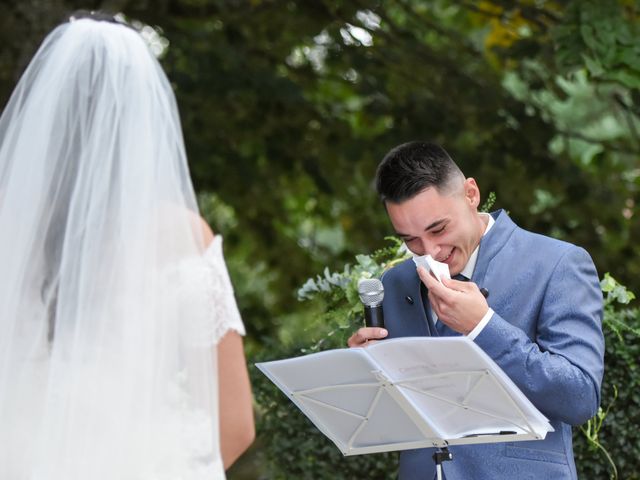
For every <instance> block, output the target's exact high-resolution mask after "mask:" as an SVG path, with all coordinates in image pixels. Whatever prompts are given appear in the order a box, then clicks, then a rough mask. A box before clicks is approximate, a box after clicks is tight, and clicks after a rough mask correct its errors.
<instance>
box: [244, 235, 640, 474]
mask: <svg viewBox="0 0 640 480" xmlns="http://www.w3.org/2000/svg"><path fill="white" fill-rule="evenodd" d="M390 240H391V242H392V243H391V246H390V247H388V248H386V249H383V250H380V251H377V252H375V253H374V254H373V255H371V256H367V255H359V256H357V257H356V264H355V265H354V266H351V265H347V266H346V267H345V269H344V270H343V271H342V272H340V273H331V272H329V271H328V270H327V271H325V272H324V274H323V275H322V276H318V277H316V278H314V279H310V280H309V281H307V283H306V284H305V285H304V286H303V287H302V288H301V289H300V291H299V292H298V296H299V299H300V300H302V301H305V302H307V307H308V309H309V311H311V312H316V313H315V314H312V315H309V316H307V317H304V318H301V319H300V323H296V324H293V325H292V326H290V327H289V328H290V329H291V330H292V331H291V332H289V333H288V334H287V333H286V332H285V334H284V335H283V338H304V339H310V340H309V341H308V342H307V343H304V344H303V343H295V342H293V343H292V342H287V341H285V342H282V341H271V342H270V343H268V344H267V345H265V348H264V349H263V351H262V353H261V355H260V358H257V359H255V360H256V361H262V360H274V359H281V358H288V357H292V356H297V355H303V354H306V353H311V352H314V351H319V350H326V349H329V348H341V347H345V346H346V340H347V338H348V336H349V335H350V334H351V333H352V332H353V331H354V330H355V329H356V328H357V327H358V326H360V325H362V316H361V308H362V307H361V304H360V300H359V299H358V295H357V282H358V280H359V279H360V278H362V277H377V276H379V275H380V274H381V273H382V271H383V270H385V269H386V268H389V267H390V266H391V265H393V264H394V263H396V262H398V261H401V260H402V259H403V258H404V256H405V254H406V252H405V251H404V250H403V249H402V248H401V244H400V242H399V241H398V240H397V239H390ZM601 285H602V289H603V292H604V295H605V317H604V331H605V336H606V342H607V344H606V358H605V380H604V384H603V389H602V409H601V412H600V415H599V417H595V418H594V419H592V420H591V421H590V422H588V423H587V424H585V425H584V426H582V427H581V428H580V429H578V428H576V429H575V435H574V436H575V448H574V451H575V455H576V463H577V467H578V474H579V477H580V478H585V479H595V478H598V479H600V478H624V479H640V473H638V472H640V432H639V431H638V425H640V388H639V387H640V375H639V374H638V369H639V359H640V311H639V310H638V309H635V308H629V306H628V304H629V302H630V301H631V300H633V298H634V297H633V294H632V293H631V292H628V291H627V290H626V289H625V288H624V287H623V286H621V285H619V284H617V282H616V281H615V280H614V279H613V278H612V277H611V276H609V275H605V277H604V278H603V280H602V283H601ZM285 330H286V328H285ZM251 375H252V382H253V387H254V394H255V398H256V403H257V406H258V435H259V436H260V438H261V439H262V442H263V445H264V448H263V451H262V454H263V455H264V460H265V463H266V465H265V468H266V470H267V472H265V473H266V476H267V478H270V479H291V478H296V479H352V478H361V477H363V475H364V476H366V478H380V479H384V478H396V477H397V463H398V462H397V453H385V454H372V455H361V456H355V457H343V456H342V454H341V453H340V451H339V450H338V449H337V447H336V446H335V445H334V444H333V443H331V442H330V441H329V440H328V439H327V438H326V437H325V436H324V435H323V434H322V433H320V432H319V431H318V430H317V429H316V428H315V427H314V426H313V424H312V423H311V422H310V421H309V420H308V419H307V418H306V417H305V416H304V415H303V414H302V413H300V411H299V410H298V409H297V408H295V406H294V405H293V404H292V403H291V402H290V401H289V400H288V399H287V398H286V397H285V396H284V395H283V394H282V393H281V392H280V391H279V390H278V389H277V388H276V387H275V386H274V385H273V384H271V382H270V381H269V380H267V378H266V377H264V376H263V375H262V374H261V373H260V372H259V371H258V370H257V369H256V368H255V367H251ZM616 392H617V394H616ZM616 395H617V396H616ZM607 409H608V410H607ZM608 455H609V456H610V457H611V458H612V461H613V462H615V469H617V476H616V474H615V470H614V467H613V466H612V464H611V462H610V461H609V460H608V458H607V456H608ZM364 472H366V474H365V473H364Z"/></svg>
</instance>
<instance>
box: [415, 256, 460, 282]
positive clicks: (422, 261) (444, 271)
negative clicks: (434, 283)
mask: <svg viewBox="0 0 640 480" xmlns="http://www.w3.org/2000/svg"><path fill="white" fill-rule="evenodd" d="M413 261H414V262H415V264H416V267H424V268H425V269H426V270H427V272H429V271H430V272H432V273H433V276H434V277H436V279H437V280H438V281H439V282H440V283H442V277H444V278H447V279H449V280H450V279H451V273H450V272H449V265H447V264H446V263H442V262H438V261H436V260H434V259H433V257H432V256H431V255H422V256H417V255H414V257H413Z"/></svg>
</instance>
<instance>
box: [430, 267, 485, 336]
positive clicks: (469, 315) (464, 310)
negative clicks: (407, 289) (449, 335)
mask: <svg viewBox="0 0 640 480" xmlns="http://www.w3.org/2000/svg"><path fill="white" fill-rule="evenodd" d="M418 275H419V276H420V279H421V280H422V282H423V283H424V284H425V285H426V287H427V289H428V290H429V302H430V303H431V308H432V309H433V311H434V313H435V314H436V315H437V316H438V321H439V322H444V323H445V324H446V325H447V326H448V327H450V328H452V329H453V330H455V331H456V332H459V333H462V334H463V335H467V334H469V332H471V331H472V330H473V329H474V328H475V327H476V325H478V323H480V320H482V317H484V315H485V314H486V313H487V312H488V311H489V305H488V304H487V301H486V299H485V298H484V296H483V295H482V293H480V289H479V288H478V286H477V285H476V284H475V283H473V282H461V281H459V280H449V279H447V278H443V279H442V283H443V284H444V285H442V284H441V283H440V282H438V280H436V279H435V278H434V276H433V275H431V273H429V272H427V270H426V269H425V268H424V267H418Z"/></svg>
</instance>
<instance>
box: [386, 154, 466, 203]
mask: <svg viewBox="0 0 640 480" xmlns="http://www.w3.org/2000/svg"><path fill="white" fill-rule="evenodd" d="M457 178H464V175H463V174H462V172H461V171H460V168H458V166H457V165H456V163H455V162H454V161H453V160H452V159H451V157H450V156H449V154H448V153H447V152H446V151H445V149H444V148H442V147H441V146H439V145H436V144H434V143H429V142H420V141H415V142H408V143H403V144H402V145H398V146H397V147H395V148H393V149H391V151H389V153H387V154H386V155H385V157H384V158H383V159H382V161H381V162H380V165H378V170H377V172H376V190H377V191H378V195H380V199H381V200H382V201H383V202H391V203H401V202H404V201H405V200H409V199H411V198H413V197H414V196H416V195H417V194H418V193H420V192H422V191H423V190H425V189H427V188H429V187H434V188H435V189H436V190H438V191H439V192H445V191H447V190H448V188H449V187H450V186H451V184H452V182H453V180H455V179H457Z"/></svg>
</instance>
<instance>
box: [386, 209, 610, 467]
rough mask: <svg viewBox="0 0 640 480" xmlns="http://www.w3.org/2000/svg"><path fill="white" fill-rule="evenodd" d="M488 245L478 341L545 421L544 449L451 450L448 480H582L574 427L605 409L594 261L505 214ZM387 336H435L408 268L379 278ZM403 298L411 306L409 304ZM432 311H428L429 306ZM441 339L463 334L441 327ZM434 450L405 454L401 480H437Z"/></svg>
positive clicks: (480, 264) (484, 245) (479, 268)
mask: <svg viewBox="0 0 640 480" xmlns="http://www.w3.org/2000/svg"><path fill="white" fill-rule="evenodd" d="M492 216H493V217H494V219H495V221H496V223H495V224H494V226H493V227H492V228H491V230H489V232H488V233H487V234H486V235H485V236H484V237H483V238H482V241H481V242H480V249H479V253H478V260H477V263H476V267H475V271H474V272H473V277H472V279H471V280H472V281H473V282H475V283H476V284H477V285H478V286H479V287H484V288H486V289H487V290H489V297H488V299H487V301H488V303H489V306H490V307H491V308H493V310H494V311H495V314H494V315H493V316H492V317H491V320H490V321H489V323H488V324H487V325H486V327H485V328H484V329H483V330H482V332H481V333H480V334H479V335H478V336H477V337H476V339H475V342H476V343H477V344H478V345H479V346H480V347H481V348H482V349H483V350H484V351H485V352H486V353H487V354H489V356H490V357H491V358H492V359H493V360H494V361H495V362H496V363H497V364H498V365H499V366H500V367H501V368H502V369H503V370H504V371H505V372H506V373H507V375H509V377H510V378H511V379H512V380H513V381H514V382H515V384H516V385H517V386H518V387H519V388H520V389H521V390H522V392H523V393H524V394H525V395H526V396H527V398H529V400H530V401H531V402H532V403H533V404H534V405H535V406H536V407H537V408H538V409H539V410H540V411H541V412H542V413H543V414H544V415H546V416H547V418H549V420H550V421H551V424H552V425H553V428H554V429H555V432H551V433H549V434H547V437H546V438H545V439H544V440H538V441H525V442H509V443H494V444H486V445H470V446H466V445H465V446H454V447H450V451H451V452H452V453H453V461H452V462H446V463H444V464H443V470H444V473H445V477H446V479H447V480H475V479H477V480H499V479H505V480H507V479H508V480H513V479H518V480H522V479H541V478H544V479H554V480H559V479H576V478H577V475H576V468H575V462H574V458H573V449H572V441H571V425H579V424H581V423H583V422H585V421H586V420H588V419H589V418H591V417H592V416H593V415H594V414H595V413H596V411H597V409H598V406H599V404H600V385H601V382H602V374H603V369H604V367H603V357H604V338H603V335H602V292H601V290H600V286H599V282H598V275H597V272H596V269H595V267H594V265H593V262H592V261H591V257H590V256H589V254H588V253H587V252H586V251H585V250H583V249H582V248H579V247H576V246H575V245H572V244H570V243H566V242H562V241H559V240H555V239H552V238H549V237H545V236H542V235H537V234H534V233H531V232H527V231H525V230H523V229H521V228H519V227H518V226H517V225H516V224H515V223H513V221H512V220H511V219H510V218H509V216H508V215H507V214H506V213H505V212H504V211H498V212H494V213H492ZM382 281H383V284H384V288H385V296H384V303H383V307H384V314H385V325H386V327H387V329H388V330H389V337H390V338H393V337H407V336H426V335H429V333H428V328H427V323H426V322H427V320H426V313H425V306H424V305H423V303H422V299H421V295H420V279H419V278H418V275H417V273H416V267H415V264H414V263H413V261H412V260H411V259H409V260H407V261H405V262H403V263H401V264H399V265H398V266H396V267H394V268H393V269H391V270H389V271H388V272H386V273H385V275H384V276H383V279H382ZM407 297H411V299H413V303H411V302H410V301H409V300H408V299H407ZM426 308H430V307H429V306H428V305H427V306H426ZM444 335H459V334H458V333H456V332H454V331H453V330H450V329H448V328H445V333H444ZM432 454H433V449H420V450H408V451H404V452H402V453H401V455H400V478H401V479H402V480H409V479H411V480H413V479H429V480H431V479H433V478H435V465H434V461H433V459H432V458H431V455H432Z"/></svg>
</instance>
